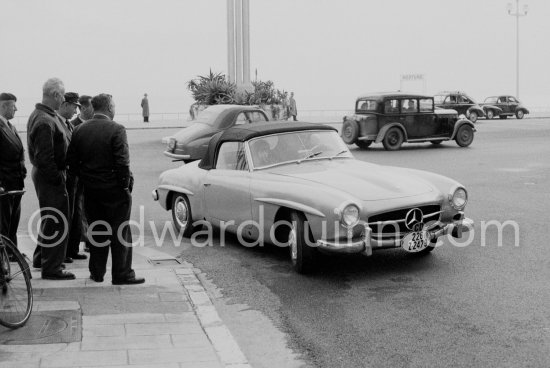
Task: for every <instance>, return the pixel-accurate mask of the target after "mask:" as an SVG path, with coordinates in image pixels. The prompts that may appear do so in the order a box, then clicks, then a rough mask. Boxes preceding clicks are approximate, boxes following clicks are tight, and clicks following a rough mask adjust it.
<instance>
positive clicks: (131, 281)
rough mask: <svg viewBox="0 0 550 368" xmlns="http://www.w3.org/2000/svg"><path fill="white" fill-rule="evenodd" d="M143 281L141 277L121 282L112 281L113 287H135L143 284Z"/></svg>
mask: <svg viewBox="0 0 550 368" xmlns="http://www.w3.org/2000/svg"><path fill="white" fill-rule="evenodd" d="M144 282H145V279H144V278H143V277H130V278H127V279H122V280H113V285H136V284H143V283H144Z"/></svg>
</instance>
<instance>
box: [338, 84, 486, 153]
mask: <svg viewBox="0 0 550 368" xmlns="http://www.w3.org/2000/svg"><path fill="white" fill-rule="evenodd" d="M474 132H475V128H474V124H473V123H472V122H471V121H469V120H467V119H465V118H464V119H461V118H459V116H458V113H457V112H456V111H455V110H445V109H436V108H435V104H434V98H433V97H431V96H425V95H417V94H410V93H404V92H384V93H373V94H365V95H362V96H359V97H358V98H357V99H356V101H355V114H353V115H350V116H345V117H344V122H343V125H342V139H343V140H344V142H345V143H347V144H356V145H357V146H359V148H363V149H366V148H368V147H369V146H370V145H371V144H372V143H382V144H383V145H384V148H385V149H386V150H390V151H394V150H398V149H399V148H400V147H401V145H402V144H403V143H404V142H408V143H420V142H431V143H432V144H436V145H437V144H440V143H441V142H443V141H448V140H452V139H454V140H455V141H456V143H457V144H458V145H459V146H461V147H468V146H469V145H470V144H471V143H472V141H473V140H474Z"/></svg>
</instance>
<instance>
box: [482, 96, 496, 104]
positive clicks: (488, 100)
mask: <svg viewBox="0 0 550 368" xmlns="http://www.w3.org/2000/svg"><path fill="white" fill-rule="evenodd" d="M485 102H488V103H497V97H487V98H486V99H485Z"/></svg>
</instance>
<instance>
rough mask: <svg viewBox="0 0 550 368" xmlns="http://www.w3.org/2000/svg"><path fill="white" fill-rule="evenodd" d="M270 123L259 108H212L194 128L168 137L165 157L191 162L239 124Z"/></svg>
mask: <svg viewBox="0 0 550 368" xmlns="http://www.w3.org/2000/svg"><path fill="white" fill-rule="evenodd" d="M266 121H269V119H268V117H267V115H266V113H265V112H264V111H263V110H262V109H260V108H259V107H257V106H246V105H212V106H209V107H208V108H206V109H205V110H203V111H201V112H200V114H199V116H198V118H197V120H196V122H195V123H193V125H191V126H189V127H187V128H184V129H182V130H180V131H179V132H177V133H176V134H174V135H173V136H171V137H167V138H166V140H167V144H168V147H167V149H166V151H164V155H165V156H167V157H170V158H172V159H174V160H178V161H183V162H191V161H195V160H199V159H201V158H202V157H203V156H204V153H205V152H206V149H207V147H208V142H209V141H210V138H211V137H212V136H213V135H214V134H216V133H217V132H220V131H222V130H225V129H229V128H231V127H233V126H235V125H240V124H249V123H258V122H266Z"/></svg>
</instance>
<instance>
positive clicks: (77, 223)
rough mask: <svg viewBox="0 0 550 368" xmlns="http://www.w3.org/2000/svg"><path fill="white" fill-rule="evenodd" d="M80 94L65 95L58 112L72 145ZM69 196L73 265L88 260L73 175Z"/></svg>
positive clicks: (68, 260)
mask: <svg viewBox="0 0 550 368" xmlns="http://www.w3.org/2000/svg"><path fill="white" fill-rule="evenodd" d="M78 99H79V96H78V93H76V92H67V93H65V102H63V103H62V104H61V106H60V107H59V109H58V110H57V113H58V117H59V119H60V120H61V124H62V125H63V127H64V128H65V133H66V134H67V140H68V141H69V144H70V143H71V138H72V135H73V130H74V126H73V124H72V122H71V119H72V117H73V116H74V114H75V113H76V109H77V108H80V103H78ZM66 186H67V195H68V197H69V235H68V236H69V238H68V240H67V253H66V255H65V261H64V262H65V263H72V262H73V259H86V258H88V257H86V255H85V254H80V253H78V252H79V247H80V236H81V234H82V223H81V222H82V218H81V217H80V212H79V211H78V209H77V207H78V206H77V204H76V192H77V187H78V181H77V178H76V177H75V176H73V175H70V174H67V184H66Z"/></svg>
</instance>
